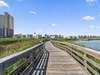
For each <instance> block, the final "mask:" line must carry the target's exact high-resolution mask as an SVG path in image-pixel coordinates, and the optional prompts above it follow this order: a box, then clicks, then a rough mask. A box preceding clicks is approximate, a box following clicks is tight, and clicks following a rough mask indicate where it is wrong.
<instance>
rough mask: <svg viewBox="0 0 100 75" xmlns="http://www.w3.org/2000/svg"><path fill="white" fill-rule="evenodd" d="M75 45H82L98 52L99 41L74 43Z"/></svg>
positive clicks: (99, 49) (99, 48) (99, 47)
mask: <svg viewBox="0 0 100 75" xmlns="http://www.w3.org/2000/svg"><path fill="white" fill-rule="evenodd" d="M74 43H76V44H81V45H84V46H85V47H88V48H93V49H95V50H97V51H100V40H91V41H74Z"/></svg>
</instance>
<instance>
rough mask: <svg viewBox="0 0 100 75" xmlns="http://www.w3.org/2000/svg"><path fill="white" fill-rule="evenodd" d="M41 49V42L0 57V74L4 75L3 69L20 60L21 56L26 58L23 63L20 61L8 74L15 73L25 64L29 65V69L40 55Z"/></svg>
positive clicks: (13, 74)
mask: <svg viewBox="0 0 100 75" xmlns="http://www.w3.org/2000/svg"><path fill="white" fill-rule="evenodd" d="M42 50H43V42H42V43H40V44H38V45H36V46H33V47H31V48H29V49H26V50H24V51H22V52H19V53H16V54H13V55H10V56H7V57H4V58H2V59H0V75H5V73H4V70H5V69H6V68H8V67H10V66H12V65H13V64H15V63H16V62H18V61H20V60H21V59H23V58H26V60H25V61H24V62H23V63H21V64H20V65H19V66H18V67H17V68H16V69H15V70H13V71H11V72H10V73H9V75H16V74H17V73H19V71H20V70H21V69H22V68H23V67H25V66H26V65H28V66H29V68H28V69H27V70H30V69H31V67H32V65H33V64H34V63H36V61H37V60H38V59H39V58H40V57H41V55H42ZM30 65H31V66H30ZM23 74H24V73H23ZM23 74H21V75H23Z"/></svg>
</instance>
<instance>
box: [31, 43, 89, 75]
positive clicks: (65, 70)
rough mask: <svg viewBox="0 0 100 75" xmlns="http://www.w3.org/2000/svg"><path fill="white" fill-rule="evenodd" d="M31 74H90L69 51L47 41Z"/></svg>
mask: <svg viewBox="0 0 100 75" xmlns="http://www.w3.org/2000/svg"><path fill="white" fill-rule="evenodd" d="M30 75H89V74H88V73H87V72H86V71H85V70H84V69H83V68H82V67H81V66H80V65H79V63H78V62H76V61H75V60H74V59H73V58H72V57H71V56H70V55H69V54H68V53H66V52H65V51H63V50H61V49H58V48H56V47H54V46H53V45H52V44H51V43H50V42H46V44H45V50H44V54H43V55H42V57H41V59H40V61H39V62H38V63H37V65H36V66H35V67H34V68H33V70H32V71H31V73H30Z"/></svg>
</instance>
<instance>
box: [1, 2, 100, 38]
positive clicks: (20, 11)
mask: <svg viewBox="0 0 100 75" xmlns="http://www.w3.org/2000/svg"><path fill="white" fill-rule="evenodd" d="M4 12H8V13H9V14H10V15H12V16H13V17H14V33H22V34H28V33H30V34H34V32H35V33H36V34H42V35H44V34H49V35H50V34H61V35H64V36H69V35H100V0H0V14H4Z"/></svg>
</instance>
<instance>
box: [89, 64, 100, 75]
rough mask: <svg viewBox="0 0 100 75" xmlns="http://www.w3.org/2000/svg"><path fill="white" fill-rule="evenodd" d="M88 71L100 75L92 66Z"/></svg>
mask: <svg viewBox="0 0 100 75" xmlns="http://www.w3.org/2000/svg"><path fill="white" fill-rule="evenodd" d="M88 69H89V70H90V71H91V72H92V73H93V74H94V75H100V74H99V73H98V72H96V71H95V70H94V69H93V68H92V67H91V66H89V65H88Z"/></svg>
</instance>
